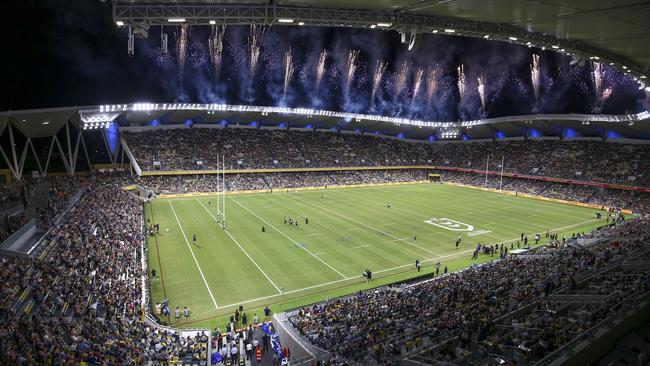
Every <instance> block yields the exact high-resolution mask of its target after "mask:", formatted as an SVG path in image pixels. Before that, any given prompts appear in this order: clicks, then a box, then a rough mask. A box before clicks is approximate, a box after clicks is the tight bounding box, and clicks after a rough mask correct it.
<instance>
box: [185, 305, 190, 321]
mask: <svg viewBox="0 0 650 366" xmlns="http://www.w3.org/2000/svg"><path fill="white" fill-rule="evenodd" d="M183 316H185V321H186V322H188V321H190V309H188V308H187V306H186V307H185V308H184V309H183Z"/></svg>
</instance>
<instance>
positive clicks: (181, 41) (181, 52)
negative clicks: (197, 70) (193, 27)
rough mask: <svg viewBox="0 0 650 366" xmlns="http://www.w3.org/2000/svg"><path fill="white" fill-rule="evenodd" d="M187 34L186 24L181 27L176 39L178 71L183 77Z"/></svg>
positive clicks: (187, 27)
mask: <svg viewBox="0 0 650 366" xmlns="http://www.w3.org/2000/svg"><path fill="white" fill-rule="evenodd" d="M188 33H189V26H188V25H187V24H183V25H181V33H180V35H179V37H178V41H177V43H178V44H177V47H178V69H179V71H180V74H181V75H183V69H184V68H185V59H186V57H187V37H188Z"/></svg>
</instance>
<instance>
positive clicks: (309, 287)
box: [221, 219, 597, 309]
mask: <svg viewBox="0 0 650 366" xmlns="http://www.w3.org/2000/svg"><path fill="white" fill-rule="evenodd" d="M596 220H597V219H596ZM596 220H589V221H585V222H580V223H577V224H573V225H568V226H564V227H559V228H555V229H551V231H556V230H563V229H567V228H570V227H572V226H578V225H584V224H586V223H590V222H593V221H596ZM517 240H519V238H516V239H512V240H508V241H505V242H504V243H509V242H511V241H517ZM359 247H362V246H359ZM353 248H354V247H353ZM351 249H352V248H351ZM473 251H474V249H468V250H464V251H460V252H456V253H452V254H448V255H443V256H439V257H436V258H425V259H423V260H421V261H420V263H428V262H434V261H438V260H440V259H443V258H449V257H455V256H461V255H462V254H467V253H471V252H473ZM414 263H415V262H413V263H408V264H403V265H401V266H396V267H392V268H386V269H382V270H379V271H374V273H383V272H390V271H394V270H396V269H400V268H404V267H415V264H414ZM358 278H361V276H359V277H358ZM354 279H357V277H351V278H343V279H340V280H335V281H331V282H325V283H321V284H318V285H313V286H308V287H303V288H300V289H295V290H291V291H286V292H284V293H282V294H275V295H269V296H264V297H259V298H257V299H251V300H246V301H239V302H237V303H233V304H228V305H223V306H221V308H222V309H223V308H228V307H232V306H239V305H240V304H248V303H251V302H255V301H260V300H267V299H270V298H274V297H278V296H282V295H288V294H293V293H296V292H301V291H306V290H311V289H314V288H318V287H323V286H328V285H333V284H335V283H339V282H345V281H350V280H354Z"/></svg>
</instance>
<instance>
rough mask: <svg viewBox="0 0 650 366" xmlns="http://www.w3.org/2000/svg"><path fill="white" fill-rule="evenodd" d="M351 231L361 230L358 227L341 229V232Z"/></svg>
mask: <svg viewBox="0 0 650 366" xmlns="http://www.w3.org/2000/svg"><path fill="white" fill-rule="evenodd" d="M353 230H363V229H361V228H360V227H351V228H349V229H343V230H341V231H353Z"/></svg>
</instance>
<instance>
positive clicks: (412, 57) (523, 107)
mask: <svg viewBox="0 0 650 366" xmlns="http://www.w3.org/2000/svg"><path fill="white" fill-rule="evenodd" d="M0 11H1V12H2V14H3V15H4V17H3V18H4V19H6V20H8V21H3V22H2V27H3V28H4V29H3V34H4V37H3V41H2V47H1V49H2V57H1V60H0V62H1V63H2V66H3V67H2V68H0V70H2V71H1V73H2V75H0V80H2V87H1V88H0V110H8V109H13V110H16V109H29V108H46V107H61V106H71V105H94V104H118V103H133V102H142V101H150V102H173V101H185V102H193V103H230V104H257V105H273V106H290V107H307V108H319V109H330V110H345V111H351V112H358V113H377V114H382V115H391V116H402V117H409V118H423V119H428V120H444V121H449V120H459V119H473V118H479V117H485V116H487V117H498V116H504V115H517V114H530V113H532V112H533V111H534V110H538V111H539V112H540V113H593V112H598V111H600V112H601V113H613V114H617V113H625V112H639V111H641V110H642V109H643V104H644V103H645V93H644V92H641V91H639V90H638V89H637V84H636V83H634V82H632V81H631V80H630V79H629V78H627V77H624V76H623V75H621V74H620V73H618V72H616V71H615V70H610V69H609V68H607V67H606V68H605V77H604V86H605V87H611V88H612V95H611V97H610V98H609V99H608V100H607V101H606V102H605V103H604V104H603V105H602V108H597V104H598V103H597V98H596V96H595V93H594V86H593V82H592V79H591V74H590V73H591V70H592V67H591V65H590V64H589V63H588V62H587V63H586V65H584V66H570V65H569V61H570V57H567V56H564V55H558V54H555V53H553V52H547V51H541V50H539V49H529V48H527V47H522V46H517V45H511V44H507V43H502V42H494V41H486V40H483V39H470V38H463V37H453V36H445V35H433V34H429V35H424V36H422V37H420V39H419V42H418V43H419V44H418V48H417V49H416V50H414V51H408V50H407V47H406V45H402V44H400V39H399V35H398V33H397V32H393V31H380V30H359V29H343V28H341V29H324V28H314V27H304V28H302V27H297V26H291V27H287V26H275V27H273V28H271V29H269V30H268V31H267V32H266V34H265V36H264V37H263V41H262V47H261V54H260V60H259V66H258V70H257V72H256V73H255V75H254V76H253V78H251V75H250V71H249V56H248V55H249V52H248V44H247V38H248V37H249V34H250V31H249V27H248V26H232V27H228V28H227V29H226V33H225V36H224V56H223V62H222V67H221V72H220V74H219V75H218V77H217V76H216V75H215V72H214V68H213V65H212V64H211V61H210V58H209V52H208V46H207V40H208V36H209V33H210V29H209V27H207V26H206V27H194V28H191V29H190V37H189V42H188V51H187V55H186V62H185V66H184V71H183V74H182V77H181V75H180V72H179V65H178V53H177V50H176V41H177V38H178V35H179V27H178V26H166V27H165V29H164V31H165V32H166V33H167V34H168V35H169V49H170V54H169V55H167V56H162V55H161V54H160V50H159V49H158V48H159V47H160V38H159V34H160V27H152V28H151V30H150V32H149V39H136V45H135V56H134V57H130V56H128V55H127V31H126V29H119V28H118V27H116V26H115V24H114V23H113V21H112V18H111V17H112V11H111V4H110V3H102V2H100V1H96V0H92V1H91V0H87V1H86V0H84V1H81V0H75V1H59V0H52V1H48V0H27V1H3V2H2V4H0ZM289 48H291V49H292V51H293V63H294V69H295V71H294V75H293V78H292V79H291V81H290V83H289V88H288V92H287V94H286V96H285V95H284V92H283V86H284V67H283V57H284V54H285V52H286V51H287V50H288V49H289ZM323 49H325V50H327V52H328V59H327V62H326V72H325V76H324V78H323V81H322V83H321V87H320V89H319V92H318V93H316V91H315V87H314V78H315V70H316V64H317V60H318V56H319V54H320V53H321V51H322V50H323ZM350 50H360V54H359V57H358V60H357V65H358V66H357V71H356V73H355V74H354V79H353V81H352V83H351V87H350V91H349V92H346V91H345V87H344V85H343V84H345V83H344V80H345V72H346V70H347V60H348V52H349V51H350ZM533 53H536V54H539V55H540V60H541V71H542V80H541V83H540V84H541V88H540V89H541V90H540V98H539V100H538V101H537V102H536V101H535V98H534V95H533V89H532V84H531V76H530V63H531V58H532V54H533ZM377 60H382V61H385V62H388V67H387V70H386V72H385V74H384V77H383V78H382V83H381V87H380V89H379V91H378V92H377V98H376V99H375V102H374V103H373V104H371V103H370V94H371V89H372V78H373V73H374V71H375V65H376V62H377ZM403 62H407V64H408V65H409V68H408V73H407V78H406V87H405V89H404V90H403V91H402V92H401V93H400V94H399V95H397V94H396V93H395V89H396V84H397V77H396V73H397V72H398V69H399V66H400V64H402V63H403ZM461 64H463V65H464V68H465V75H466V88H467V89H466V90H467V92H466V97H465V98H464V101H463V102H462V103H459V100H460V96H459V92H458V86H457V80H458V75H457V72H456V67H457V66H458V65H461ZM433 67H435V68H436V69H437V70H439V76H438V78H437V81H438V83H437V85H438V87H437V89H436V92H435V94H434V96H433V98H432V99H431V101H428V100H427V98H426V93H425V89H424V88H425V84H426V81H424V82H423V83H422V86H421V89H419V94H418V95H417V96H416V98H415V99H414V98H413V91H414V84H415V77H416V73H417V70H418V69H422V70H424V71H425V75H426V70H427V69H428V68H433ZM478 76H482V77H483V78H484V79H485V80H486V100H487V103H486V108H485V110H483V109H482V107H481V104H480V99H479V96H478V93H477V89H476V85H477V78H478Z"/></svg>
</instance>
